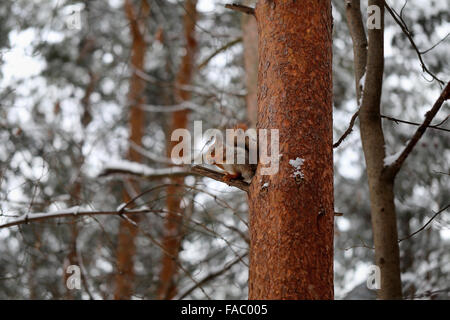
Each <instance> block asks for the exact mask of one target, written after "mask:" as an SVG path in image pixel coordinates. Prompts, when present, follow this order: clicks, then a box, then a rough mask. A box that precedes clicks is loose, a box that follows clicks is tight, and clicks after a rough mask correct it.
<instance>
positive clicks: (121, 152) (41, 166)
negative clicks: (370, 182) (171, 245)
mask: <svg viewBox="0 0 450 320" xmlns="http://www.w3.org/2000/svg"><path fill="white" fill-rule="evenodd" d="M188 2H189V1H188ZM391 2H392V3H391V5H392V6H393V7H394V8H395V9H396V10H397V11H398V12H400V10H401V9H402V6H403V5H404V3H403V2H402V1H391ZM130 3H131V4H132V5H133V7H134V8H135V9H136V10H135V12H136V14H137V16H138V17H146V16H145V15H142V10H140V8H142V7H141V0H133V1H130ZM148 3H149V13H148V16H147V17H146V18H145V19H140V20H139V23H140V24H141V26H142V29H145V32H144V33H143V37H144V41H145V44H146V47H145V57H144V58H145V59H144V61H145V63H144V65H143V68H142V70H137V71H136V69H135V68H133V66H132V64H131V63H130V61H131V57H132V37H131V36H130V23H131V22H130V20H129V18H127V16H126V12H125V10H124V1H121V0H108V1H103V0H91V1H73V0H70V1H69V0H42V1H39V2H33V1H26V0H17V1H12V0H7V1H2V2H1V3H0V30H1V33H0V64H1V65H0V68H1V69H0V70H1V72H0V97H1V100H0V115H1V116H0V142H1V143H0V166H1V167H0V210H1V211H0V224H3V223H6V222H8V221H10V220H11V219H14V218H15V217H18V216H21V215H23V214H25V213H28V212H45V213H47V212H54V211H57V210H62V209H65V208H70V207H73V206H79V209H78V210H80V211H82V210H84V211H120V208H122V207H123V202H124V199H123V192H124V188H125V189H127V183H126V181H128V180H129V179H132V180H133V181H135V182H138V183H139V189H140V190H141V191H145V190H151V191H149V192H147V193H145V194H143V195H142V196H141V197H139V199H138V200H136V201H135V202H133V209H143V210H148V211H149V212H148V213H145V214H141V215H140V216H139V217H140V218H139V222H138V224H137V228H136V227H132V228H135V229H136V231H137V232H136V238H135V239H134V241H133V242H134V243H135V246H136V249H135V252H134V254H132V257H131V258H132V261H133V272H134V277H133V279H132V283H131V286H130V288H131V289H130V290H131V292H130V295H129V296H127V298H135V299H141V298H143V299H156V298H158V297H160V298H161V296H160V295H158V288H159V286H160V284H161V281H160V274H161V268H162V262H161V261H162V259H163V255H164V254H165V253H166V254H167V252H165V251H164V250H165V249H164V245H163V242H164V241H163V239H164V237H165V236H167V232H166V227H165V224H166V221H167V220H166V219H167V217H168V216H169V214H170V210H167V199H168V197H169V198H170V196H173V194H170V193H168V192H170V188H167V185H169V184H170V183H171V180H170V179H169V178H168V177H163V178H158V179H149V178H148V177H142V176H139V175H132V176H130V175H126V176H124V175H123V174H117V172H116V173H115V174H112V173H111V174H108V175H103V176H101V177H100V174H101V173H102V172H103V173H104V171H105V168H110V169H111V168H115V169H123V168H125V169H126V168H130V167H131V166H130V165H129V163H128V162H126V161H124V159H127V154H128V153H129V150H134V151H135V152H136V153H137V154H139V155H140V156H139V157H140V163H141V165H140V166H138V167H137V169H138V171H139V170H141V171H143V170H144V169H146V170H147V171H148V170H149V169H151V170H158V169H164V168H167V167H168V163H167V160H168V159H167V154H168V143H167V142H168V141H169V140H170V132H171V126H172V118H173V110H180V109H185V108H189V110H190V112H189V113H188V115H187V117H188V118H187V119H188V121H187V126H188V127H191V126H192V124H193V122H194V121H195V120H201V121H202V123H203V130H206V129H208V128H230V127H232V126H233V125H234V124H236V123H239V122H243V121H249V123H253V122H254V120H253V119H254V118H252V113H251V99H254V98H251V97H250V96H251V94H252V93H254V89H252V88H250V86H251V83H252V81H251V79H252V78H251V77H248V74H246V73H250V72H252V71H251V56H249V52H251V47H249V45H248V43H249V41H250V43H251V41H252V38H253V37H252V36H251V35H252V31H251V25H250V24H251V22H250V23H249V22H248V21H246V20H245V19H246V18H245V19H244V21H243V20H242V19H243V18H242V17H241V16H240V15H239V14H237V13H236V12H233V11H230V10H226V9H225V8H224V4H225V3H226V1H225V0H214V1H212V0H199V1H198V3H197V6H196V10H197V12H198V13H197V16H196V17H195V20H192V21H195V41H196V46H197V48H196V54H195V56H194V57H195V58H194V60H193V62H192V63H193V64H194V65H193V71H192V76H191V77H190V80H189V82H187V83H186V85H184V84H183V86H182V87H181V88H180V81H179V80H177V75H179V70H180V68H181V67H182V61H183V57H184V56H185V55H186V53H187V51H188V49H187V48H186V37H185V26H186V23H183V19H185V21H186V19H187V20H189V17H191V18H192V19H194V17H192V16H190V12H191V11H190V10H188V7H187V2H185V1H181V0H167V1H164V0H154V1H152V0H148ZM362 13H363V18H364V19H365V17H366V6H365V5H364V4H362ZM402 13H403V17H404V19H405V21H406V22H407V23H408V26H409V28H410V30H411V31H412V32H413V35H414V40H415V42H416V44H417V45H418V48H419V50H421V51H423V52H424V54H423V56H424V59H425V62H426V64H427V66H428V67H429V69H430V70H431V71H432V72H433V73H434V74H436V75H437V76H438V77H439V78H442V79H443V80H448V75H449V74H450V69H449V66H448V63H446V62H447V61H449V60H450V41H449V39H450V38H449V37H447V36H448V33H449V30H450V26H449V22H448V21H450V19H449V18H450V17H449V15H450V14H449V8H448V3H446V2H445V1H430V2H426V3H425V2H420V1H409V2H408V3H406V4H405V6H404V9H403V10H402ZM78 14H79V22H80V23H79V24H77V21H78V20H77V19H78V16H77V15H78ZM333 16H334V31H333V52H334V57H333V58H334V60H333V70H334V74H333V77H334V84H333V85H334V132H335V141H336V140H337V139H338V138H339V137H340V136H341V135H342V133H343V132H344V131H345V130H346V129H347V127H348V123H349V121H350V118H351V117H352V115H353V114H354V113H355V112H356V110H357V99H356V92H355V85H354V81H355V80H354V75H353V55H352V54H351V51H352V41H351V38H350V36H349V31H348V27H347V24H346V17H345V5H344V2H342V1H333ZM250 18H251V17H250ZM249 25H250V26H249ZM253 39H255V40H256V38H253ZM244 46H245V50H244ZM245 55H247V56H245ZM250 55H251V53H250ZM254 59H255V61H257V57H254ZM133 76H134V77H139V79H141V80H142V83H143V86H144V87H143V89H142V90H143V92H144V96H143V97H142V99H143V102H142V105H143V107H142V110H144V114H145V116H144V118H145V119H144V120H143V121H144V126H143V132H142V137H141V145H135V144H133V143H130V140H129V116H130V110H131V108H132V106H133V104H134V102H135V101H130V100H129V99H130V95H129V92H130V78H131V77H133ZM246 79H247V81H246ZM249 79H250V80H249ZM247 86H248V90H247ZM177 90H178V91H179V90H182V91H183V92H188V93H189V94H188V96H187V98H183V99H181V100H180V99H179V98H177ZM247 91H248V93H249V95H248V96H247ZM439 93H440V87H439V85H438V83H436V81H434V82H433V81H430V79H429V77H428V76H427V75H426V74H424V73H423V71H422V69H421V65H420V63H419V61H418V59H417V55H416V53H415V52H414V51H413V50H412V48H411V46H410V43H409V42H408V40H407V39H406V37H405V36H404V34H403V32H402V30H401V29H400V28H399V26H398V25H397V24H396V23H395V22H394V21H393V20H392V19H391V18H390V17H389V16H386V28H385V72H384V84H383V95H382V113H383V114H384V115H386V116H390V117H393V118H396V119H401V120H405V121H410V122H414V123H421V122H422V119H423V116H424V113H425V112H426V111H427V110H428V109H429V108H430V106H431V105H432V104H433V102H434V101H435V99H436V98H437V96H438V95H439ZM246 106H249V108H247V107H246ZM448 115H449V109H448V105H447V106H444V107H443V108H442V110H441V111H440V113H439V114H438V115H437V116H436V118H435V120H434V123H436V124H439V123H441V127H442V128H444V129H447V130H448V129H449V122H448V121H446V120H447V119H448ZM357 121H358V120H357ZM383 129H384V132H385V138H386V151H387V154H388V155H392V154H395V153H396V152H398V151H399V150H401V148H402V146H404V145H405V143H406V142H407V140H408V139H409V138H410V137H411V135H412V134H413V132H414V131H415V129H416V126H414V125H411V124H405V123H400V122H395V121H391V120H389V119H384V120H383ZM448 135H449V132H448V131H443V130H435V129H428V130H427V132H426V134H425V136H424V137H423V138H422V139H421V140H420V142H419V145H418V146H417V147H416V148H415V150H414V152H413V154H411V156H410V158H409V159H408V160H407V162H406V164H405V167H404V168H403V169H402V171H401V172H400V174H399V176H398V177H397V183H396V190H395V194H396V199H395V202H396V206H397V215H398V231H399V238H400V239H402V238H405V237H407V236H408V235H410V234H412V233H413V232H414V231H416V230H418V229H419V228H421V227H422V226H423V225H424V224H425V223H426V222H427V221H428V220H429V219H430V218H431V217H432V216H433V214H434V213H433V212H437V211H438V210H440V209H442V208H445V206H447V205H448V201H449V200H448V198H449V197H448V195H449V194H450V183H449V173H450V161H449V159H450V149H449V145H450V139H448ZM201 147H202V145H201V141H197V144H196V146H195V148H197V151H199V149H201ZM129 160H133V159H129ZM334 162H335V211H337V212H342V213H344V215H343V216H342V217H336V228H335V231H336V232H335V233H336V235H335V291H336V298H337V299H345V298H364V297H368V298H373V297H374V296H373V295H372V292H370V291H369V290H367V289H365V281H366V279H367V273H368V267H369V266H370V265H371V264H373V262H372V261H373V250H372V249H371V248H372V246H373V243H372V231H371V224H370V207H369V205H370V203H369V200H368V199H369V197H368V187H367V176H366V173H365V164H364V157H363V153H362V147H361V142H360V135H359V126H354V128H353V133H352V134H351V135H349V136H348V137H347V139H346V140H345V141H344V142H343V143H342V144H341V145H340V146H339V147H338V148H336V149H335V152H334ZM127 166H128V167H127ZM133 168H136V167H135V166H133ZM178 181H180V180H178ZM124 182H125V183H124ZM178 183H179V184H180V182H178ZM181 185H182V186H181V187H179V188H177V191H176V195H177V197H178V198H179V199H180V203H181V208H182V210H183V220H182V222H181V224H180V226H179V228H181V230H182V232H180V233H179V236H180V237H181V238H180V239H179V241H180V247H179V250H177V251H176V252H175V254H176V257H174V259H175V260H174V261H175V264H176V268H177V272H176V273H174V274H173V276H172V277H171V278H172V279H171V281H172V285H173V287H174V288H176V292H175V291H173V292H172V294H171V295H170V297H171V298H174V299H178V298H190V299H206V298H216V299H223V298H234V299H245V298H247V277H248V275H247V271H248V261H247V256H246V254H247V251H248V241H249V240H248V235H247V231H248V228H247V226H248V220H247V210H248V208H247V202H246V201H247V200H246V196H245V193H243V192H242V191H240V190H238V189H236V188H232V187H227V186H225V185H224V184H221V183H219V182H216V181H214V180H210V179H207V178H201V177H197V176H186V177H185V178H184V179H182V180H181ZM131 188H132V187H131ZM126 192H131V193H132V192H133V190H131V191H130V184H128V189H127V190H126ZM121 223H122V224H124V223H128V224H129V222H127V221H126V220H124V218H121V217H119V216H118V215H91V216H83V217H76V218H58V219H47V220H42V221H40V222H33V223H29V224H26V225H25V224H24V225H20V226H16V227H10V228H2V229H0V298H2V299H6V298H8V299H11V298H18V299H63V298H71V299H89V298H93V299H113V298H114V293H115V290H116V288H117V279H118V278H120V276H118V274H119V273H120V268H119V266H118V264H117V261H118V260H117V254H118V251H117V250H118V247H119V243H118V241H119V237H118V235H119V225H120V224H121ZM449 226H450V217H449V215H448V210H446V211H444V212H442V213H441V214H440V215H439V216H437V217H436V218H435V219H434V220H433V222H432V223H431V224H430V225H429V226H428V227H427V228H426V229H425V230H423V231H422V232H420V233H418V234H416V235H414V236H413V237H411V238H409V239H406V240H404V241H401V242H400V254H401V271H402V283H403V284H402V285H403V293H404V297H405V298H411V299H413V298H425V299H430V298H432V299H448V298H449V297H450V294H449V292H450V288H449V285H448V284H449V280H450V250H449V249H450V231H449ZM178 230H180V229H178ZM68 264H78V265H80V267H81V269H82V274H83V277H82V288H81V290H71V291H70V292H69V291H68V289H67V287H66V285H65V280H66V279H67V274H66V272H65V267H66V266H67V265H68ZM361 283H362V285H361ZM165 297H167V296H165ZM162 298H164V297H162Z"/></svg>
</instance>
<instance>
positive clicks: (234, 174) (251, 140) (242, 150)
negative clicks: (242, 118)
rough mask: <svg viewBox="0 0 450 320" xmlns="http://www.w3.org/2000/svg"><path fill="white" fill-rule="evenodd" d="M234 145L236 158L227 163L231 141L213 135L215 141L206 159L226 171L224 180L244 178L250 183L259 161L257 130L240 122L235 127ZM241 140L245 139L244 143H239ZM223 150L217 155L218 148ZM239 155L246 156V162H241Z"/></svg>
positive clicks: (210, 146) (208, 150)
mask: <svg viewBox="0 0 450 320" xmlns="http://www.w3.org/2000/svg"><path fill="white" fill-rule="evenodd" d="M233 130H235V131H234V135H233V140H234V141H233V146H234V159H233V163H230V164H228V163H226V150H227V149H226V148H227V144H230V142H229V141H226V143H224V142H223V140H222V139H220V138H218V137H217V136H216V137H213V139H214V140H213V142H212V144H211V145H209V146H208V149H207V151H206V160H207V162H208V163H209V164H212V165H215V166H216V167H218V168H220V169H222V170H223V171H225V175H224V177H223V180H224V181H230V180H232V179H241V178H242V179H243V180H244V181H246V182H248V183H250V181H251V180H252V178H253V176H254V175H255V172H256V167H257V161H258V150H257V136H256V130H254V129H248V127H247V125H245V124H243V123H240V124H237V125H235V126H234V127H233ZM239 141H243V142H244V144H243V145H238V143H239ZM207 145H208V143H207ZM220 148H221V150H222V154H220V152H218V153H217V155H216V150H220ZM238 155H241V156H242V155H243V156H244V158H245V162H244V163H239V161H237V159H238Z"/></svg>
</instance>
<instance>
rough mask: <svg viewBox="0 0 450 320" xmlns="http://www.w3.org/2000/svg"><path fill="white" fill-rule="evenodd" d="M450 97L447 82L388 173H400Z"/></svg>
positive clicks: (388, 169)
mask: <svg viewBox="0 0 450 320" xmlns="http://www.w3.org/2000/svg"><path fill="white" fill-rule="evenodd" d="M449 98H450V82H449V83H447V85H446V86H445V88H444V90H443V91H442V93H441V95H440V96H439V98H438V99H437V100H436V102H435V103H434V105H433V107H432V108H431V110H430V111H428V112H427V113H426V115H425V120H424V122H423V123H422V124H421V125H420V126H419V128H417V131H416V132H415V133H414V135H413V137H412V138H411V140H410V141H409V143H408V144H407V145H406V147H405V149H403V151H402V153H401V154H400V156H399V157H398V158H397V160H395V161H394V162H393V163H392V164H391V165H390V166H387V167H386V173H388V174H390V175H391V176H395V175H396V174H397V173H398V171H399V170H400V168H401V167H402V165H403V163H404V162H405V160H406V158H407V157H408V155H409V154H410V153H411V151H412V150H413V149H414V147H415V146H416V144H417V142H419V140H420V138H422V136H423V134H424V133H425V131H426V130H427V128H428V127H429V125H430V123H431V121H432V120H433V118H434V116H435V115H436V114H437V113H438V111H439V109H440V108H441V107H442V105H443V104H444V102H445V101H446V100H448V99H449Z"/></svg>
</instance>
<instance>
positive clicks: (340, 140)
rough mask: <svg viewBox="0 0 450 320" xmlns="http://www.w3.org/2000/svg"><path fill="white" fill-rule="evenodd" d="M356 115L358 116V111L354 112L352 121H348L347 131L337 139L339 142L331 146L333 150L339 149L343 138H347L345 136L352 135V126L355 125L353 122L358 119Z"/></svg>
mask: <svg viewBox="0 0 450 320" xmlns="http://www.w3.org/2000/svg"><path fill="white" fill-rule="evenodd" d="M358 115H359V110H358V111H356V112H355V114H354V115H353V116H352V119H351V120H350V124H349V126H348V128H347V130H345V132H344V134H343V135H342V136H341V137H340V138H339V140H338V141H337V142H336V143H335V144H333V148H337V147H339V145H340V144H341V143H342V141H344V140H345V138H347V136H348V135H349V134H350V133H352V131H353V126H354V125H355V121H356V118H357V117H358Z"/></svg>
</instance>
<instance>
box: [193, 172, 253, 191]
mask: <svg viewBox="0 0 450 320" xmlns="http://www.w3.org/2000/svg"><path fill="white" fill-rule="evenodd" d="M191 171H192V172H194V173H196V174H198V175H201V176H204V177H207V178H211V179H213V180H217V181H220V182H223V183H226V184H227V185H229V186H232V187H236V188H238V189H241V190H242V191H245V192H248V190H249V186H250V185H249V184H248V183H247V182H245V181H243V180H224V179H223V178H224V177H225V174H223V173H220V172H217V171H214V170H211V169H208V168H205V167H202V166H193V167H192V169H191Z"/></svg>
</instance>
